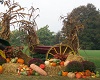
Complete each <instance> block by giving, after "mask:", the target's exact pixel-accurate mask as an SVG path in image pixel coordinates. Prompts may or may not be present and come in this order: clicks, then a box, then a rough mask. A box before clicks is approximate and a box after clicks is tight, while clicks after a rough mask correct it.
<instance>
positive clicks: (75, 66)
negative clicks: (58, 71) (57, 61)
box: [65, 61, 84, 72]
mask: <svg viewBox="0 0 100 80" xmlns="http://www.w3.org/2000/svg"><path fill="white" fill-rule="evenodd" d="M83 70H84V68H83V65H82V63H81V62H78V61H71V62H69V63H68V65H67V66H66V68H65V71H68V72H81V71H83Z"/></svg>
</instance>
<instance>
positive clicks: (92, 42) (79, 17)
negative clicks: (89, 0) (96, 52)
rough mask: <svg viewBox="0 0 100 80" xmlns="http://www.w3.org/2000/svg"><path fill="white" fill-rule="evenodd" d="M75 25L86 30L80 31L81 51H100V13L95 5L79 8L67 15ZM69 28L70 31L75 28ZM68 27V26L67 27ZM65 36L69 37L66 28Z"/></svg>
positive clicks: (64, 27) (68, 19)
mask: <svg viewBox="0 0 100 80" xmlns="http://www.w3.org/2000/svg"><path fill="white" fill-rule="evenodd" d="M70 19H71V20H72V22H74V23H73V25H74V26H75V25H79V24H82V25H84V30H80V34H79V35H78V37H79V42H80V48H81V49H100V39H99V37H100V23H99V21H100V12H99V11H97V10H96V7H95V6H94V5H93V4H87V5H86V6H79V7H77V8H75V9H73V10H72V12H71V13H70V14H69V15H67V21H66V22H71V21H70ZM73 25H72V27H69V30H70V29H72V28H73ZM67 27H68V26H67ZM62 33H63V34H64V35H63V36H66V35H67V31H66V26H63V28H62Z"/></svg>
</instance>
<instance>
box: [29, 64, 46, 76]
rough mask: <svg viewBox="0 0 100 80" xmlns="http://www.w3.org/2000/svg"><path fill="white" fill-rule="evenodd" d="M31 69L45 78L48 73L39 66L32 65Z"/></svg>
mask: <svg viewBox="0 0 100 80" xmlns="http://www.w3.org/2000/svg"><path fill="white" fill-rule="evenodd" d="M30 68H31V69H33V70H34V71H36V72H38V73H39V74H41V75H43V76H46V75H47V73H46V72H45V71H44V70H43V69H41V68H40V67H39V66H37V65H35V64H31V65H30Z"/></svg>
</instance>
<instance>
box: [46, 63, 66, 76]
mask: <svg viewBox="0 0 100 80" xmlns="http://www.w3.org/2000/svg"><path fill="white" fill-rule="evenodd" d="M64 70H65V67H64V66H55V67H54V66H50V65H48V66H46V67H45V71H46V72H47V74H48V75H49V76H57V75H58V72H59V71H64Z"/></svg>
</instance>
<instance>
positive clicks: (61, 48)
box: [46, 44, 74, 60]
mask: <svg viewBox="0 0 100 80" xmlns="http://www.w3.org/2000/svg"><path fill="white" fill-rule="evenodd" d="M68 53H72V54H74V53H73V49H72V48H71V47H69V46H68V45H66V44H65V45H64V44H57V45H54V46H52V47H51V48H50V49H49V50H48V52H47V54H46V60H48V58H49V55H51V56H52V57H54V55H55V54H60V55H66V54H68Z"/></svg>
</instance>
